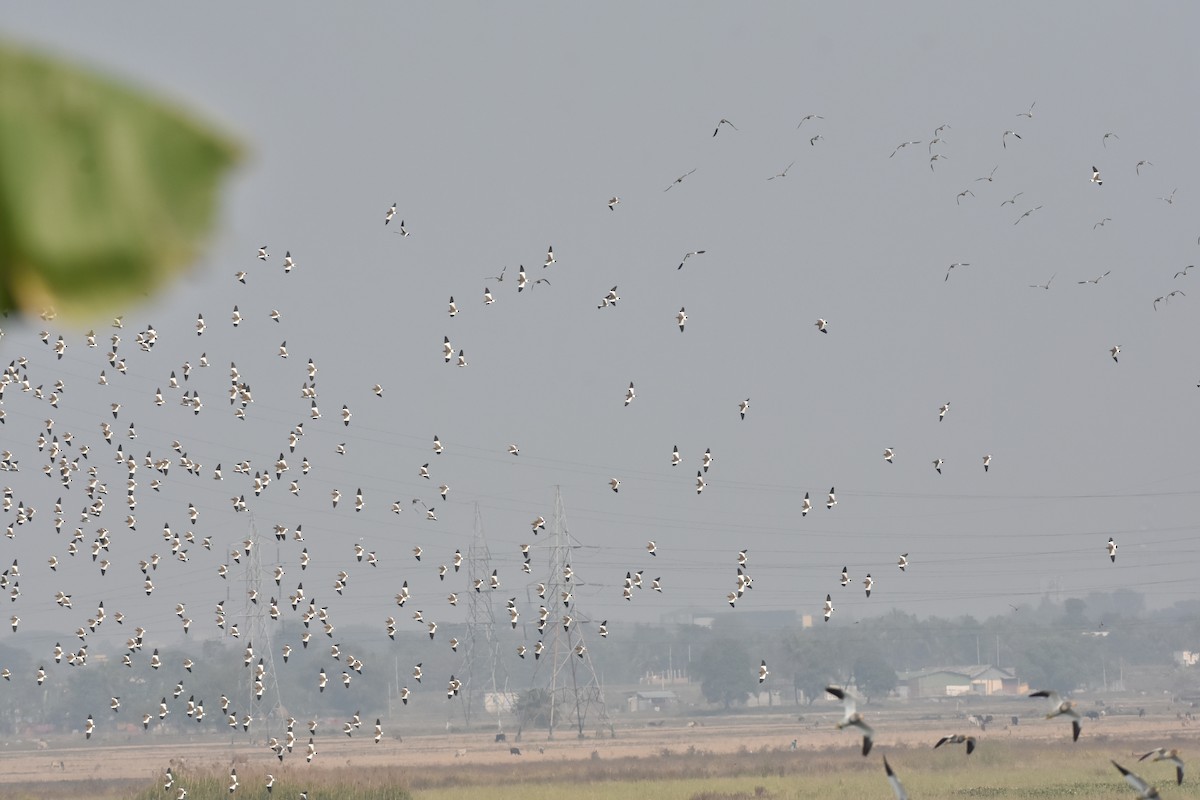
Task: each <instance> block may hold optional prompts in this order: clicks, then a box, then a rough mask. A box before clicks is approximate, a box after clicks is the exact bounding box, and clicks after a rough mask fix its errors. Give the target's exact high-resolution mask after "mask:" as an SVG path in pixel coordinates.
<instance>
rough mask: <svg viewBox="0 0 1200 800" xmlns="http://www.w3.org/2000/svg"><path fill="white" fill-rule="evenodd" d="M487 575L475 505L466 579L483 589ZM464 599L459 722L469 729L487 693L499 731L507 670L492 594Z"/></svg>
mask: <svg viewBox="0 0 1200 800" xmlns="http://www.w3.org/2000/svg"><path fill="white" fill-rule="evenodd" d="M491 575H492V554H491V551H490V550H488V546H487V538H486V537H485V536H484V533H483V516H482V515H481V514H480V513H479V503H476V504H475V534H474V536H473V538H472V539H471V546H470V548H468V549H467V578H468V580H469V581H470V582H471V584H472V586H475V585H478V583H477V582H479V581H482V582H483V585H484V586H487V585H488V583H489V581H490V580H491ZM467 598H468V606H467V614H468V616H467V637H466V638H467V648H466V652H465V653H464V654H463V673H462V674H463V678H462V681H463V686H462V689H460V691H459V698H460V700H461V701H462V711H463V721H464V724H466V726H467V727H470V725H471V717H472V715H473V714H474V712H475V710H476V708H477V707H483V708H485V709H486V698H485V697H484V693H487V692H491V694H492V696H493V698H494V699H495V702H496V729H497V730H503V722H502V717H501V714H502V713H503V711H504V708H503V703H502V702H501V697H503V696H505V695H506V694H507V692H508V671H507V670H506V669H505V668H504V663H503V662H502V661H501V660H500V639H499V637H498V636H497V635H496V634H497V631H496V616H495V612H494V610H493V608H492V591H491V590H490V589H485V590H483V591H471V592H468V593H467ZM477 704H479V705H478V706H477Z"/></svg>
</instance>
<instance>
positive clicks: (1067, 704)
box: [1029, 689, 1080, 742]
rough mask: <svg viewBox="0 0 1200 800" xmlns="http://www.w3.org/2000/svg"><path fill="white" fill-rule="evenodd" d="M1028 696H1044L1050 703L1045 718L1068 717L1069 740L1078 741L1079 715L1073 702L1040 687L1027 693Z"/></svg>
mask: <svg viewBox="0 0 1200 800" xmlns="http://www.w3.org/2000/svg"><path fill="white" fill-rule="evenodd" d="M1029 696H1030V697H1044V698H1046V699H1047V701H1048V702H1049V703H1050V711H1049V712H1047V714H1046V719H1054V718H1055V717H1058V716H1064V717H1068V718H1069V719H1070V720H1071V740H1072V741H1076V742H1077V741H1079V731H1080V724H1079V723H1080V716H1079V712H1078V711H1076V710H1075V703H1074V702H1072V701H1070V700H1064V699H1062V697H1060V696H1059V694H1058V692H1054V691H1050V690H1047V689H1042V690H1041V691H1037V692H1034V693H1032V694H1031V695H1029Z"/></svg>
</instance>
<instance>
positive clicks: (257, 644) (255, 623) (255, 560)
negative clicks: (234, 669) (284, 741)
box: [239, 512, 283, 740]
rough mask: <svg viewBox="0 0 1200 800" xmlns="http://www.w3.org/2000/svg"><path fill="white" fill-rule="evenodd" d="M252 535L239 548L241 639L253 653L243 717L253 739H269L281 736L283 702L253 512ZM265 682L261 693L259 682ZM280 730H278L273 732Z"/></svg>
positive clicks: (246, 668) (250, 513) (247, 668)
mask: <svg viewBox="0 0 1200 800" xmlns="http://www.w3.org/2000/svg"><path fill="white" fill-rule="evenodd" d="M249 517H250V535H249V536H248V537H247V538H246V541H245V542H242V544H241V545H240V546H241V547H242V548H243V551H248V552H245V553H244V563H245V565H246V566H245V570H244V579H245V584H246V595H245V599H244V600H243V601H242V613H241V619H242V621H243V625H244V626H245V630H244V631H243V632H242V635H241V639H242V641H243V642H244V643H245V644H244V646H245V647H253V650H254V653H253V657H252V658H251V660H250V663H249V664H248V665H245V670H246V673H247V677H246V694H245V698H246V699H245V703H246V705H245V706H244V708H243V709H239V711H240V714H241V715H245V714H249V715H250V716H251V717H253V721H252V723H251V725H250V728H249V731H248V733H249V735H250V738H251V740H257V739H258V738H260V736H261V737H262V738H264V739H265V738H267V737H270V736H271V735H273V734H280V735H282V725H283V713H282V707H283V703H282V701H281V700H280V696H279V681H278V679H277V677H276V674H275V647H274V640H273V637H272V635H271V622H270V619H269V614H270V611H269V607H270V603H269V602H267V599H266V598H265V597H262V596H261V595H262V587H263V571H262V555H261V548H262V540H261V539H260V538H259V535H258V525H257V524H256V523H255V521H254V512H249ZM246 542H249V544H250V546H249V547H246ZM256 601H257V602H256ZM259 664H261V665H262V677H261V678H259V677H257V671H258V665H259ZM260 680H261V681H262V689H261V691H260V690H259V687H258V682H259V681H260ZM273 728H278V730H273Z"/></svg>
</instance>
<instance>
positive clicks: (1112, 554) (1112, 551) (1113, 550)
mask: <svg viewBox="0 0 1200 800" xmlns="http://www.w3.org/2000/svg"><path fill="white" fill-rule="evenodd" d="M1105 549H1106V550H1108V557H1109V558H1110V559H1112V562H1113V563H1114V564H1115V563H1117V543H1116V542H1114V541H1113V538H1112V537H1111V536H1110V537H1108V544H1107V545H1105Z"/></svg>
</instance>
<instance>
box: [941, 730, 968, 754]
mask: <svg viewBox="0 0 1200 800" xmlns="http://www.w3.org/2000/svg"><path fill="white" fill-rule="evenodd" d="M944 744H965V745H966V746H967V755H971V753H973V752H975V737H974V736H964V735H963V734H961V733H955V734H952V735H950V736H943V737H942V738H940V739H938V740H937V744H935V745H934V746H933V749H934V750H936V749H938V748H939V747H941V746H942V745H944Z"/></svg>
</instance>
